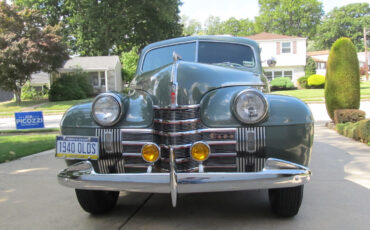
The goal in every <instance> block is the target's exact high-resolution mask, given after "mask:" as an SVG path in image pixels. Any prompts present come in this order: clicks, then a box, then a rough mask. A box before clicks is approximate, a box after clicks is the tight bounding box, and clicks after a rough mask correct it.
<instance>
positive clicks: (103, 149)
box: [56, 36, 313, 216]
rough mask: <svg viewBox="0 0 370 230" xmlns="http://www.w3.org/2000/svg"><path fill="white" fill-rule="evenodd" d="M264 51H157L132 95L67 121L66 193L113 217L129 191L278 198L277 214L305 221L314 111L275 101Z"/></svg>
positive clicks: (184, 42) (216, 39) (189, 45)
mask: <svg viewBox="0 0 370 230" xmlns="http://www.w3.org/2000/svg"><path fill="white" fill-rule="evenodd" d="M268 93H269V86H268V82H267V81H266V78H265V77H264V76H263V74H262V68H261V60H260V48H259V47H258V45H257V43H256V42H254V41H252V40H249V39H246V38H237V37H228V36H200V37H183V38H176V39H171V40H166V41H161V42H157V43H153V44H151V45H148V46H147V47H145V48H144V49H143V50H142V52H141V56H140V60H139V63H138V67H137V74H136V77H135V78H134V80H133V81H132V82H131V84H130V90H129V92H128V93H125V94H124V93H119V92H107V93H103V94H100V95H98V96H97V97H96V98H95V100H94V101H93V103H86V104H81V105H77V106H74V107H72V108H71V109H69V110H68V111H67V112H66V114H65V115H64V117H63V119H62V122H61V132H62V135H61V136H58V137H57V142H56V145H57V146H56V157H57V158H61V159H65V160H66V162H67V165H68V168H66V169H64V170H63V171H61V172H60V173H59V175H58V180H59V182H60V184H62V185H64V186H67V187H72V188H75V189H76V194H77V198H78V201H79V203H80V205H81V206H82V208H83V209H84V210H86V211H87V212H90V213H94V214H99V213H105V212H107V211H109V210H110V209H112V208H113V207H114V206H115V204H116V202H117V199H118V194H119V191H130V192H146V193H169V194H171V200H172V205H173V206H174V207H175V206H176V203H177V195H178V194H181V193H200V192H221V191H239V190H254V189H268V190H269V198H270V203H271V207H272V209H273V211H274V212H275V213H276V214H278V215H280V216H294V215H296V214H297V212H298V210H299V208H300V205H301V201H302V196H303V185H304V184H305V183H307V182H308V181H309V180H310V176H311V171H310V170H309V169H308V168H307V165H308V163H309V161H310V156H311V148H312V142H313V118H312V114H311V112H310V110H309V108H308V106H307V105H306V104H305V103H303V102H302V101H300V100H298V99H296V98H293V97H287V96H280V95H272V94H268Z"/></svg>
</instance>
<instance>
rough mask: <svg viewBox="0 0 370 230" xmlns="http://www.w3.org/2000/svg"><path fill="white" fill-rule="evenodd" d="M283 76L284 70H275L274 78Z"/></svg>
mask: <svg viewBox="0 0 370 230" xmlns="http://www.w3.org/2000/svg"><path fill="white" fill-rule="evenodd" d="M282 76H283V71H275V72H274V78H277V77H282Z"/></svg>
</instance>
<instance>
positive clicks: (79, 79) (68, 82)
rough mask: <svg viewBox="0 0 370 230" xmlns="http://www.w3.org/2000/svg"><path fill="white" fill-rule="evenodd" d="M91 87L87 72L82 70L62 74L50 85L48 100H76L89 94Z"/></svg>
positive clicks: (91, 90) (91, 91)
mask: <svg viewBox="0 0 370 230" xmlns="http://www.w3.org/2000/svg"><path fill="white" fill-rule="evenodd" d="M92 93H93V89H92V86H91V83H90V82H89V81H88V78H87V74H86V73H83V72H80V71H79V72H76V73H69V74H63V75H62V76H61V77H59V78H57V79H56V80H55V81H54V82H53V84H52V85H51V88H50V91H49V100H50V101H65V100H77V99H83V98H87V97H88V96H91V95H92Z"/></svg>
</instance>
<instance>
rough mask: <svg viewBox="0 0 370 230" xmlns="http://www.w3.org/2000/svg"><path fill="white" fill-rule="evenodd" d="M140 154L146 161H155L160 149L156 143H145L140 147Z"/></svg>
mask: <svg viewBox="0 0 370 230" xmlns="http://www.w3.org/2000/svg"><path fill="white" fill-rule="evenodd" d="M141 156H142V157H143V159H144V161H146V162H149V163H153V162H156V161H157V160H158V159H159V156H160V149H159V147H158V145H156V144H145V145H144V146H143V148H142V149H141Z"/></svg>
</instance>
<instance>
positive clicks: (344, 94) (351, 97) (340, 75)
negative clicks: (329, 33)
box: [325, 38, 360, 119]
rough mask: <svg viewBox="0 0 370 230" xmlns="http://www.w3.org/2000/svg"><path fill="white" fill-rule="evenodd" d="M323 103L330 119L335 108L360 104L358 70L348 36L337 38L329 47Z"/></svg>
mask: <svg viewBox="0 0 370 230" xmlns="http://www.w3.org/2000/svg"><path fill="white" fill-rule="evenodd" d="M325 103H326V109H327V112H328V114H329V116H330V118H331V119H334V111H335V110H337V109H358V108H359V106H360V72H359V64H358V59H357V53H356V49H355V46H354V45H353V43H352V42H351V40H350V39H349V38H340V39H338V40H337V41H336V42H335V43H334V44H333V46H332V47H331V49H330V53H329V58H328V63H327V71H326V82H325Z"/></svg>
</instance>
